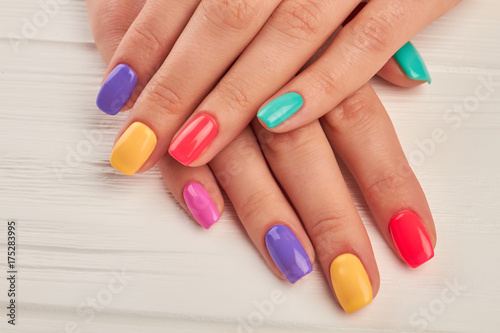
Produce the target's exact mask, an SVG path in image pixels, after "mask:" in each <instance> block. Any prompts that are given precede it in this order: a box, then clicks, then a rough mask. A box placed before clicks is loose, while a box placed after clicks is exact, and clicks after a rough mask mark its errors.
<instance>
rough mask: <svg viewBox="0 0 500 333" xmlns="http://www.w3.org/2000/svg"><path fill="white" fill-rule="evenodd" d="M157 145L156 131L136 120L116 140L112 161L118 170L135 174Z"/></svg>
mask: <svg viewBox="0 0 500 333" xmlns="http://www.w3.org/2000/svg"><path fill="white" fill-rule="evenodd" d="M155 146H156V135H155V133H154V132H153V131H152V130H151V129H150V128H149V127H147V126H146V125H144V124H143V123H140V122H135V123H133V124H132V125H130V126H129V128H127V130H126V131H125V132H124V133H123V134H122V136H121V137H120V139H119V140H118V142H116V144H115V146H114V148H113V152H112V153H111V158H110V163H111V165H112V166H113V167H114V168H115V169H116V170H118V171H120V172H122V173H124V174H126V175H133V174H134V173H136V172H137V170H139V169H140V168H141V167H142V165H143V164H144V162H146V160H147V159H148V158H149V156H150V155H151V153H152V152H153V150H154V149H155Z"/></svg>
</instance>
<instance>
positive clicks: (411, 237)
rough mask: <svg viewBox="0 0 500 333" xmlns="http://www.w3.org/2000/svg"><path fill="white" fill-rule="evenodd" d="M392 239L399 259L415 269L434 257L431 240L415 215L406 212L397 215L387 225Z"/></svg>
mask: <svg viewBox="0 0 500 333" xmlns="http://www.w3.org/2000/svg"><path fill="white" fill-rule="evenodd" d="M389 229H390V231H391V235H392V239H393V240H394V243H395V244H396V246H397V248H398V250H399V253H400V254H401V257H403V259H404V261H406V263H407V264H408V265H409V266H411V267H413V268H415V267H418V266H420V265H422V264H423V263H424V262H426V261H428V260H429V259H431V258H432V257H434V249H433V248H432V243H431V240H430V239H429V235H428V234H427V231H426V230H425V227H424V225H423V224H422V222H421V221H420V219H419V217H418V215H417V214H415V213H414V212H412V211H409V210H406V211H402V212H399V213H397V214H396V215H395V216H394V217H393V218H392V219H391V222H390V224H389Z"/></svg>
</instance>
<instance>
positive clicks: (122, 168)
mask: <svg viewBox="0 0 500 333" xmlns="http://www.w3.org/2000/svg"><path fill="white" fill-rule="evenodd" d="M109 164H111V166H112V167H113V168H114V169H115V170H116V171H118V172H121V173H123V174H124V175H127V176H133V175H135V173H136V172H137V170H131V169H129V168H127V167H125V166H124V165H122V164H121V163H119V162H117V161H116V159H115V158H113V157H111V159H110V161H109Z"/></svg>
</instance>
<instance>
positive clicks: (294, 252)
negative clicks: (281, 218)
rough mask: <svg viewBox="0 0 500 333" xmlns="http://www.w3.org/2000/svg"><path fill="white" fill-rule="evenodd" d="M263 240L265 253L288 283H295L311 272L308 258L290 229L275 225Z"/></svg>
mask: <svg viewBox="0 0 500 333" xmlns="http://www.w3.org/2000/svg"><path fill="white" fill-rule="evenodd" d="M265 238H266V247H267V251H268V252H269V254H270V255H271V258H273V261H274V263H275V264H276V266H277V267H278V268H279V270H280V271H281V273H282V274H283V275H284V276H285V278H286V279H287V280H288V281H290V283H295V282H296V281H298V280H299V279H300V278H302V277H303V276H305V275H307V274H309V273H310V272H311V271H312V265H311V261H310V260H309V256H308V255H307V253H306V251H305V250H304V247H303V246H302V244H301V243H300V241H299V240H298V238H297V236H295V234H294V233H293V231H292V230H290V228H288V227H287V226H284V225H281V224H278V225H275V226H273V227H271V229H269V231H268V232H267V233H266V237H265Z"/></svg>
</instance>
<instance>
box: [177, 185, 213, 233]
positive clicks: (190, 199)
mask: <svg viewBox="0 0 500 333" xmlns="http://www.w3.org/2000/svg"><path fill="white" fill-rule="evenodd" d="M183 195H184V200H185V201H186V205H187V206H188V208H189V211H190V212H191V214H193V216H194V218H195V219H196V221H197V222H198V223H199V224H200V225H201V226H202V227H204V228H205V229H208V228H210V227H211V226H212V225H213V224H214V223H215V222H217V221H218V220H219V218H220V215H219V212H218V211H217V207H215V204H214V202H213V201H212V199H211V198H210V195H208V192H207V190H205V188H204V187H203V186H201V185H200V184H198V183H189V184H187V185H186V187H184V191H183Z"/></svg>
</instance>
